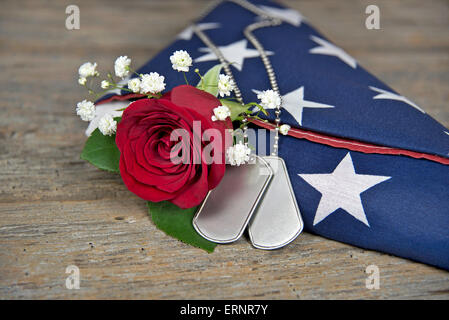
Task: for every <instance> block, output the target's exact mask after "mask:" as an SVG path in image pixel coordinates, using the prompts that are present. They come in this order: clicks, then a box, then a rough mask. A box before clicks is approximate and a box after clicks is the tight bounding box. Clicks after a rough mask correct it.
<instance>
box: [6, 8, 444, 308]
mask: <svg viewBox="0 0 449 320" xmlns="http://www.w3.org/2000/svg"><path fill="white" fill-rule="evenodd" d="M207 2H208V1H205V0H202V1H193V0H189V1H186V0H177V1H168V0H164V1H162V0H161V1H159V0H158V1H144V0H138V1H122V0H120V1H106V0H104V1H95V2H94V1H87V0H83V1H81V0H77V1H72V0H64V1H35V0H33V1H32V0H24V1H2V2H1V7H2V9H1V10H0V94H1V100H0V106H1V109H0V110H1V113H2V116H1V117H0V298H2V299H8V298H19V299H22V298H33V299H34V298H37V299H46V298H52V299H53V298H56V299H60V298H69V299H79V298H89V299H90V298H150V299H157V298H163V299H165V298H205V299H209V298H243V299H253V298H256V299H264V298H276V299H278V298H286V299H301V298H325V299H334V298H335V299H336V298H344V299H346V298H351V299H359V298H363V299H371V298H401V299H404V298H405V299H407V298H430V299H433V298H445V299H447V298H449V273H447V272H446V271H443V270H439V269H436V268H433V267H430V266H426V265H423V264H419V263H415V262H412V261H408V260H404V259H400V258H397V257H393V256H389V255H386V254H381V253H377V252H371V251H365V250H362V249H359V248H355V247H352V246H348V245H344V244H341V243H337V242H334V241H330V240H327V239H323V238H321V237H317V236H313V235H310V234H303V235H302V236H301V238H299V239H298V240H297V241H295V242H294V243H293V244H291V245H289V246H288V247H287V248H284V249H282V250H278V251H273V252H265V251H260V250H255V249H252V248H251V245H250V244H249V243H248V242H247V241H246V240H244V239H243V240H240V241H239V242H238V243H236V244H233V245H227V246H219V247H218V248H217V249H216V251H215V253H213V254H207V253H205V252H203V251H201V250H199V249H195V248H192V247H189V246H187V245H184V244H182V243H180V242H178V241H176V240H174V239H172V238H170V237H168V236H166V235H165V234H164V233H163V232H161V231H159V230H157V229H156V228H155V226H154V225H153V224H152V222H151V221H150V220H149V218H148V217H147V213H146V207H145V203H144V201H142V200H140V199H138V198H137V197H136V196H134V195H133V194H131V193H130V192H128V191H127V189H126V188H125V186H124V185H123V184H122V182H121V180H120V178H119V177H118V176H115V175H112V174H108V173H105V172H101V171H99V170H97V169H95V168H94V167H93V166H91V165H89V164H88V163H86V162H84V161H81V160H80V159H79V155H80V152H81V150H82V148H83V145H84V141H85V139H86V138H85V136H84V134H83V131H84V128H85V123H84V122H81V121H80V120H79V119H78V117H77V116H76V115H75V114H74V105H75V103H76V102H77V101H79V100H81V99H82V98H83V97H84V91H83V90H82V89H81V88H80V87H78V86H77V84H76V70H77V68H78V66H79V65H80V64H81V63H82V62H84V61H86V60H90V61H97V62H98V63H99V65H100V66H105V65H111V64H112V61H113V59H114V58H115V57H116V56H118V55H121V54H127V55H130V56H132V58H133V61H134V62H135V64H136V65H140V64H142V63H144V62H145V61H146V60H147V59H148V58H149V57H151V56H152V55H154V54H155V53H156V52H157V51H158V50H160V49H161V48H163V47H164V46H165V45H167V44H168V43H169V42H170V41H171V40H172V39H173V37H174V36H175V35H176V34H177V33H178V32H179V31H181V30H182V29H183V27H184V26H186V25H187V24H188V23H189V22H190V21H191V20H193V19H194V18H195V17H196V16H197V13H198V12H199V11H200V10H201V9H202V8H203V7H204V6H205V4H206V3H207ZM286 3H287V4H289V5H290V6H291V7H294V8H297V9H299V10H301V12H302V13H303V14H304V15H305V16H306V17H308V18H309V20H310V21H312V22H313V23H314V24H315V25H316V26H317V27H318V28H319V29H320V30H321V31H322V32H324V33H325V34H326V35H328V36H329V37H330V38H331V39H333V40H334V41H336V42H337V43H338V44H340V45H341V46H342V47H343V48H345V49H346V50H347V51H348V52H349V53H351V54H352V55H353V56H354V57H356V58H357V59H358V60H359V61H360V62H361V64H362V65H364V66H365V67H366V68H367V69H369V70H371V71H372V72H373V73H374V74H375V75H377V76H379V77H380V78H382V79H384V80H385V81H386V82H387V83H388V84H390V85H391V86H392V87H394V88H395V89H397V90H398V91H399V92H401V93H406V94H407V96H408V97H409V98H410V99H412V100H414V101H416V102H417V103H418V104H419V105H421V106H423V107H424V108H425V109H426V110H427V111H428V113H430V114H431V115H432V116H434V117H435V118H436V119H438V120H439V121H441V122H442V123H443V124H445V125H446V126H449V108H448V105H447V101H448V100H449V91H448V84H449V37H448V27H449V2H448V1H445V0H433V1H419V0H408V1H388V0H375V1H371V0H370V1H333V0H323V1H312V0H308V1H293V0H291V1H286ZM69 4H77V5H79V7H80V9H81V29H80V30H75V31H68V30H66V29H65V18H66V15H65V8H66V6H67V5H69ZM368 4H377V5H378V6H379V7H380V9H381V28H382V29H381V30H379V31H369V30H367V29H365V27H364V19H365V17H366V15H365V13H364V12H365V7H366V6H367V5H368ZM134 221H135V222H134ZM370 264H375V265H377V266H378V267H379V269H380V281H381V282H380V289H379V290H367V289H366V288H365V279H366V276H367V275H366V273H365V268H366V267H367V266H368V265H370ZM68 265H76V266H78V267H79V268H80V271H81V289H79V290H68V289H66V287H65V279H66V277H67V275H66V274H65V269H66V267H67V266H68Z"/></svg>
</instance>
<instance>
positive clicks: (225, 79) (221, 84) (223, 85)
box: [218, 74, 234, 97]
mask: <svg viewBox="0 0 449 320" xmlns="http://www.w3.org/2000/svg"><path fill="white" fill-rule="evenodd" d="M232 90H234V83H233V81H232V80H231V78H230V77H229V76H228V75H224V74H220V75H219V76H218V93H219V94H220V97H224V96H229V95H231V91H232Z"/></svg>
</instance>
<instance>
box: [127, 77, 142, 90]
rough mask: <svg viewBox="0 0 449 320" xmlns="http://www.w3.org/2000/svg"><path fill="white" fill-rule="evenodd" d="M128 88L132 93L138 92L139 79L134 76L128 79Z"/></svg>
mask: <svg viewBox="0 0 449 320" xmlns="http://www.w3.org/2000/svg"><path fill="white" fill-rule="evenodd" d="M128 89H129V90H132V92H134V93H138V92H140V79H139V78H134V79H131V80H129V81H128Z"/></svg>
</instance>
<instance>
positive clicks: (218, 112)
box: [211, 106, 231, 121]
mask: <svg viewBox="0 0 449 320" xmlns="http://www.w3.org/2000/svg"><path fill="white" fill-rule="evenodd" d="M230 116H231V111H230V110H229V108H228V107H226V106H219V107H216V108H214V115H213V116H212V117H211V118H212V121H217V120H219V121H224V120H226V118H227V117H230Z"/></svg>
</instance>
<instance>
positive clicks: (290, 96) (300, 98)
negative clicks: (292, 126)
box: [252, 86, 335, 126]
mask: <svg viewBox="0 0 449 320" xmlns="http://www.w3.org/2000/svg"><path fill="white" fill-rule="evenodd" d="M252 91H253V92H254V93H255V94H259V93H261V92H262V91H259V90H255V89H253V90H252ZM282 108H283V109H285V110H287V111H288V113H290V114H291V115H292V117H293V118H295V120H296V121H297V122H298V123H299V125H300V126H302V112H303V110H304V108H319V109H328V108H335V106H331V105H329V104H324V103H318V102H314V101H309V100H304V87H303V86H302V87H299V88H298V89H296V90H293V91H291V92H289V93H287V94H285V95H283V96H282ZM267 109H269V108H267ZM258 110H259V108H257V107H255V108H254V109H253V111H254V112H257V111H258Z"/></svg>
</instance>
